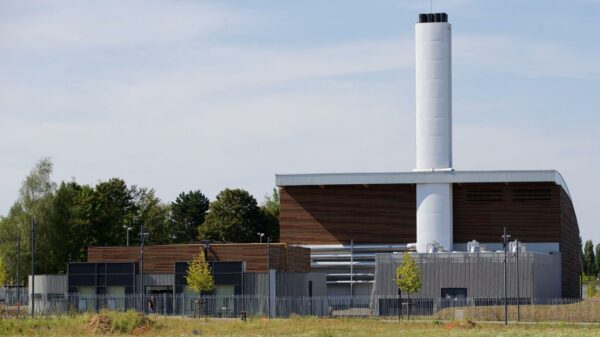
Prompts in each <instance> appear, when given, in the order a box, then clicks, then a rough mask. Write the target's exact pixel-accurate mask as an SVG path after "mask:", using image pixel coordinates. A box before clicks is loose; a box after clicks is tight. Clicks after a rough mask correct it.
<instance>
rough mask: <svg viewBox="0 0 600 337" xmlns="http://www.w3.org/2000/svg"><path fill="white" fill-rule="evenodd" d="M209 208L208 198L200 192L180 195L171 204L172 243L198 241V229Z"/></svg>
mask: <svg viewBox="0 0 600 337" xmlns="http://www.w3.org/2000/svg"><path fill="white" fill-rule="evenodd" d="M209 206H210V201H209V200H208V198H207V197H206V196H205V195H204V194H202V192H200V190H196V191H189V192H187V193H184V192H182V193H180V194H179V195H178V196H177V199H176V200H175V201H174V202H173V203H171V221H172V225H171V230H172V233H171V234H172V235H173V236H174V239H173V240H174V242H178V243H187V242H191V241H194V240H197V239H198V227H199V226H200V225H202V223H204V217H205V216H206V212H207V211H208V207H209Z"/></svg>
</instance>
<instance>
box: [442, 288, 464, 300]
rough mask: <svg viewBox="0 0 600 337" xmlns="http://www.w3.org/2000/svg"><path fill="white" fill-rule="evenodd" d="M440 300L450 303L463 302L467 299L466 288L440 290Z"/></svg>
mask: <svg viewBox="0 0 600 337" xmlns="http://www.w3.org/2000/svg"><path fill="white" fill-rule="evenodd" d="M442 298H443V299H446V300H450V301H464V300H466V298H467V288H442Z"/></svg>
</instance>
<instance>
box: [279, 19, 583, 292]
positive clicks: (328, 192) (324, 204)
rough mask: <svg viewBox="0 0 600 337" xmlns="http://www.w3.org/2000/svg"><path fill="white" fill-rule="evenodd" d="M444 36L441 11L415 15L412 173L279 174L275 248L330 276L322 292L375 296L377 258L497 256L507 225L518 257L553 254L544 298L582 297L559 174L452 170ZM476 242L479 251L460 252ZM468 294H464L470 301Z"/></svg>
mask: <svg viewBox="0 0 600 337" xmlns="http://www.w3.org/2000/svg"><path fill="white" fill-rule="evenodd" d="M451 35H452V34H451V25H450V23H448V16H447V15H446V14H445V13H429V14H420V15H419V21H418V23H416V27H415V38H416V45H415V47H416V48H415V54H416V117H417V118H416V166H415V169H414V170H413V171H412V172H391V173H333V174H282V175H277V176H276V185H277V186H278V187H279V190H280V201H281V206H280V241H281V242H284V243H288V244H297V245H302V246H304V247H307V248H310V249H311V268H312V270H313V271H316V272H324V273H326V274H327V283H328V292H329V294H335V295H357V294H359V295H370V294H373V296H375V295H376V292H377V289H374V288H373V284H374V283H377V282H380V281H381V280H377V279H376V276H377V275H378V274H377V272H376V256H378V254H388V255H390V254H392V255H393V254H394V253H398V252H402V251H407V250H408V251H416V252H417V253H419V254H428V253H431V252H440V253H442V252H447V253H444V254H451V255H452V254H453V252H457V254H463V255H464V254H465V253H467V254H483V253H485V252H495V251H498V250H501V249H503V246H502V235H503V229H504V228H505V227H506V229H507V231H508V233H509V234H510V235H511V240H514V239H518V240H519V241H521V242H522V243H524V246H523V247H524V249H523V251H522V253H523V254H525V251H527V252H532V253H536V254H545V255H546V257H547V258H548V259H550V260H553V258H552V257H550V256H559V258H558V262H559V263H558V266H557V265H556V264H555V263H552V264H546V265H545V266H550V265H551V266H552V267H545V268H557V269H558V270H560V273H558V274H557V275H558V276H552V277H551V278H550V279H548V281H547V282H551V283H552V284H554V285H558V286H557V287H554V288H553V289H554V291H552V292H546V293H544V294H543V296H547V297H560V296H562V297H580V280H579V271H580V248H579V228H578V224H577V218H576V216H575V211H574V207H573V203H572V199H571V195H570V193H569V189H568V188H567V185H566V183H565V181H564V179H563V178H562V177H561V175H560V174H559V173H558V172H557V171H554V170H540V171H456V170H454V169H453V163H452V67H451V49H452V48H451ZM474 240H475V243H474V244H475V245H477V247H478V248H477V251H473V252H467V248H468V247H467V245H468V244H467V243H468V242H472V241H474ZM461 256H462V255H461ZM527 256H536V257H535V258H531V259H532V260H531V261H533V262H531V263H532V264H533V265H536V262H535V261H537V260H540V261H541V260H544V259H545V258H542V257H540V255H535V254H534V255H531V254H529V255H527ZM426 258H427V255H423V256H422V257H420V259H426ZM524 258H525V257H524ZM395 260H397V259H395ZM523 261H524V260H523ZM396 262H397V263H399V261H396ZM490 263H491V262H490ZM495 263H498V262H495ZM377 266H378V267H380V266H379V265H377ZM381 267H383V266H381ZM534 269H536V268H534V267H532V268H530V269H527V270H531V271H532V272H533V270H534ZM524 270H525V268H524ZM536 270H537V269H536ZM544 273H545V271H544ZM525 274H526V273H525V272H524V273H523V277H528V278H527V279H528V280H533V277H532V275H527V276H525ZM431 275H432V274H428V275H425V277H430V276H431ZM548 275H554V274H552V273H549V274H548ZM388 276H389V277H395V276H394V275H388ZM436 277H439V278H441V279H440V280H436V282H438V283H436V284H438V285H439V288H440V289H436V290H435V291H430V292H429V293H427V296H432V297H441V296H443V290H442V289H441V288H444V282H445V281H444V279H445V278H449V277H450V276H449V275H446V274H438V275H437V276H436ZM388 281H389V280H387V279H386V280H384V281H383V282H388ZM480 281H481V282H485V281H484V279H481V280H480ZM538 281H539V282H545V281H544V280H543V279H540V278H536V282H538ZM532 286H533V285H532V284H529V285H524V287H526V288H527V287H528V289H531V287H532ZM453 287H456V286H455V285H454V286H453ZM473 287H474V286H473ZM475 293H476V292H474V291H473V289H471V290H469V291H468V292H467V296H471V295H474V294H475ZM533 295H535V294H533V293H531V296H533Z"/></svg>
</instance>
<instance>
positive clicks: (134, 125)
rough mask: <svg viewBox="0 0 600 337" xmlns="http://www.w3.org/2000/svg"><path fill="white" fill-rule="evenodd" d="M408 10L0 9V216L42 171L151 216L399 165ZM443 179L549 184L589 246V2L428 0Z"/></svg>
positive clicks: (598, 1) (178, 3) (146, 4)
mask: <svg viewBox="0 0 600 337" xmlns="http://www.w3.org/2000/svg"><path fill="white" fill-rule="evenodd" d="M429 10H430V1H422V0H419V1H417V0H406V1H399V0H393V1H392V0H390V1H386V0H372V1H365V0H362V1H354V0H328V1H320V0H302V1H280V0H273V1H269V0H256V1H245V0H237V1H235V0H219V1H186V0H164V1H163V0H149V1H134V0H132V1H122V0H119V1H117V0H106V1H82V0H74V1H65V0H57V1H9V0H0V214H4V215H6V214H7V212H8V210H9V208H10V206H11V205H12V204H13V203H14V201H15V200H16V198H17V196H18V190H19V187H20V185H21V182H22V181H23V179H24V178H25V176H26V175H27V174H28V173H29V172H30V171H31V169H32V168H33V166H34V165H35V163H36V162H37V161H38V160H39V159H40V158H43V157H50V158H51V159H52V161H53V162H54V174H53V179H54V180H55V181H62V180H65V181H71V180H76V181H77V182H79V183H82V184H95V183H97V182H99V181H105V180H107V179H109V178H111V177H120V178H122V179H124V180H125V181H126V182H127V183H128V184H130V185H138V186H144V187H149V188H153V189H155V190H156V193H157V195H158V196H159V197H160V198H161V199H162V200H163V201H165V202H170V201H172V200H174V199H175V198H176V196H177V195H178V194H179V193H180V192H182V191H189V190H196V189H200V190H201V191H202V192H203V193H205V194H206V195H207V196H208V197H209V198H211V199H212V198H214V197H215V196H216V195H217V194H218V192H219V191H221V190H223V189H225V188H244V189H247V190H248V191H250V192H251V193H252V194H253V195H254V196H255V197H256V198H257V199H258V201H259V202H260V201H262V200H263V199H264V196H265V195H266V194H268V193H270V191H271V190H272V189H273V187H274V184H275V174H276V173H322V172H394V171H411V170H412V169H413V168H414V165H415V83H414V77H415V75H414V71H415V69H414V24H415V22H416V20H417V15H418V13H421V12H428V11H429ZM433 11H434V12H447V13H448V14H449V21H450V22H451V23H452V26H453V37H452V38H453V46H452V48H453V55H452V57H453V123H454V124H453V132H454V134H453V143H454V145H453V146H454V147H453V153H454V160H453V161H454V166H455V169H457V170H496V169H556V170H558V171H559V172H560V173H561V174H562V175H563V177H564V178H565V180H566V182H567V184H568V186H569V189H570V192H571V196H572V199H573V202H574V205H575V211H576V213H577V217H578V220H579V226H580V230H581V234H582V237H583V239H584V240H586V239H592V240H594V242H595V243H598V242H600V207H599V205H600V198H599V196H598V193H597V190H598V189H599V188H600V174H599V172H600V91H599V90H598V88H600V43H599V42H600V24H599V23H598V16H599V14H600V0H574V1H551V0H538V1H517V0H505V1H481V0H479V1H475V0H447V1H433Z"/></svg>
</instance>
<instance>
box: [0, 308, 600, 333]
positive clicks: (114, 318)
mask: <svg viewBox="0 0 600 337" xmlns="http://www.w3.org/2000/svg"><path fill="white" fill-rule="evenodd" d="M91 335H97V336H148V337H156V336H165V337H166V336H176V337H181V336H231V337H238V336H240V337H241V336H306V337H309V336H314V337H343V336H344V337H345V336H348V337H362V336H365V337H367V336H369V337H370V336H419V337H428V336H434V337H435V336H444V337H450V336H600V325H598V324H593V325H591V324H589V325H581V324H579V325H575V324H560V323H553V324H550V323H536V324H522V325H510V326H508V327H505V326H503V325H501V324H498V323H470V322H409V323H407V322H397V321H393V320H379V319H318V318H291V319H272V320H268V319H261V318H257V319H249V320H248V321H246V322H242V321H240V320H233V319H231V320H221V319H208V320H206V319H191V318H177V317H152V316H151V317H149V318H146V317H142V316H141V315H139V314H137V313H134V312H128V313H115V312H104V313H102V314H101V315H77V316H72V317H59V318H38V319H33V320H31V319H23V320H16V319H3V320H1V321H0V336H57V337H59V336H60V337H70V336H91Z"/></svg>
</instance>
